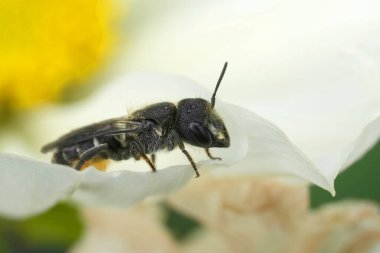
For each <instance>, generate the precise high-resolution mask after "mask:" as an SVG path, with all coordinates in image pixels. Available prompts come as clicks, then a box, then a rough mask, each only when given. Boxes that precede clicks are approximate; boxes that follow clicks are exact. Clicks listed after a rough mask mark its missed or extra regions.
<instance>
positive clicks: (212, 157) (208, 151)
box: [205, 148, 222, 161]
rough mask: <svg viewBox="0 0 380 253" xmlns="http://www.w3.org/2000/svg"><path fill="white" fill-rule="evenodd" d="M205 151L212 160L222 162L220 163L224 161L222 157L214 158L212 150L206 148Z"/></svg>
mask: <svg viewBox="0 0 380 253" xmlns="http://www.w3.org/2000/svg"><path fill="white" fill-rule="evenodd" d="M205 151H206V154H207V156H208V157H209V158H210V159H211V160H220V161H221V160H222V158H221V157H214V156H212V155H211V153H210V150H209V149H208V148H205Z"/></svg>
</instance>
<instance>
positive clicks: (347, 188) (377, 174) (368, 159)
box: [310, 142, 380, 208]
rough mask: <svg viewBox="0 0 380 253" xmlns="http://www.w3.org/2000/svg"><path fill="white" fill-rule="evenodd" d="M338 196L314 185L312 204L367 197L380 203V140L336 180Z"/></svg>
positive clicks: (318, 204) (314, 205)
mask: <svg viewBox="0 0 380 253" xmlns="http://www.w3.org/2000/svg"><path fill="white" fill-rule="evenodd" d="M335 189H336V196H335V197H332V196H331V195H330V194H329V193H328V192H326V191H324V190H322V189H320V188H318V187H316V186H312V187H311V191H310V197H311V206H312V207H313V208H316V207H319V206H320V205H322V204H325V203H329V202H333V201H339V200H343V199H365V200H371V201H375V202H377V203H379V204H380V142H378V143H377V145H376V146H375V147H374V148H372V149H371V150H370V151H369V152H368V153H367V154H366V155H365V156H364V157H363V158H362V159H360V160H359V161H357V162H356V163H355V164H353V165H352V166H350V167H349V168H348V169H347V170H345V171H344V172H343V173H342V174H340V175H339V176H338V178H337V179H336V181H335Z"/></svg>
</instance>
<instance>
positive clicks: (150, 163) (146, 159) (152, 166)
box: [141, 153, 157, 172]
mask: <svg viewBox="0 0 380 253" xmlns="http://www.w3.org/2000/svg"><path fill="white" fill-rule="evenodd" d="M141 156H142V158H144V160H145V161H146V162H147V163H148V164H149V167H150V168H151V169H152V171H153V172H156V171H157V170H156V167H155V166H154V162H152V161H151V160H150V159H149V158H148V157H147V156H146V154H144V153H141Z"/></svg>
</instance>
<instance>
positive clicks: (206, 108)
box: [41, 62, 230, 177]
mask: <svg viewBox="0 0 380 253" xmlns="http://www.w3.org/2000/svg"><path fill="white" fill-rule="evenodd" d="M226 68H227V62H226V63H225V64H224V67H223V70H222V73H221V74H220V76H219V79H218V82H217V84H216V87H215V90H214V93H213V95H212V97H211V103H210V102H208V101H206V100H204V99H201V98H187V99H183V100H181V101H179V103H178V104H177V106H176V105H175V104H173V103H169V102H162V103H157V104H152V105H150V106H147V107H145V108H143V109H141V110H138V111H135V112H134V113H132V114H131V115H129V116H123V117H120V118H114V119H109V120H105V121H102V122H99V123H96V124H93V125H89V126H85V127H82V128H79V129H76V130H74V131H71V132H70V133H68V134H66V135H64V136H62V137H61V138H59V139H58V140H56V141H54V142H52V143H49V144H47V145H45V146H44V147H42V149H41V151H42V152H43V153H46V152H50V151H53V152H54V154H53V158H52V162H53V163H58V164H64V165H69V166H72V167H74V168H75V169H76V170H80V169H83V168H85V167H87V166H89V165H94V164H96V162H99V161H105V160H107V159H112V160H116V161H120V160H127V159H129V158H131V157H133V158H134V159H136V160H139V159H141V158H143V159H144V160H145V161H146V162H147V163H148V164H149V166H150V168H151V169H152V171H156V168H155V165H154V160H155V153H156V152H157V151H159V150H168V151H171V150H173V149H174V148H175V147H176V146H178V147H179V148H180V149H181V151H182V152H183V153H184V154H185V155H186V157H187V159H189V161H190V163H191V165H192V167H193V169H194V171H195V174H196V177H199V172H198V170H197V166H196V165H195V163H194V161H193V159H192V157H191V156H190V154H189V153H188V152H187V151H186V149H185V145H184V142H185V143H188V144H191V145H193V146H197V147H201V148H204V149H205V151H206V154H207V155H208V157H209V158H211V159H220V158H219V157H213V156H212V155H211V154H210V151H209V148H211V147H221V148H227V147H229V146H230V138H229V135H228V132H227V129H226V127H225V125H224V123H223V120H222V119H221V118H220V117H219V116H218V114H217V113H216V111H215V110H214V105H215V95H216V92H217V90H218V88H219V85H220V83H221V81H222V78H223V76H224V73H225V71H226ZM147 154H151V159H149V158H148V156H147Z"/></svg>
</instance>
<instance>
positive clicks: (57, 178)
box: [0, 153, 79, 218]
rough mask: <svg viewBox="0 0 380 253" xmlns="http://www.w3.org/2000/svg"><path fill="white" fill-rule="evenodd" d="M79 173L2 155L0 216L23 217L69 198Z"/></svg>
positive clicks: (0, 168) (0, 163)
mask: <svg viewBox="0 0 380 253" xmlns="http://www.w3.org/2000/svg"><path fill="white" fill-rule="evenodd" d="M78 176H79V173H77V172H76V171H74V170H72V169H70V168H67V167H64V166H60V165H54V164H47V163H42V162H38V161H35V160H32V159H28V158H25V157H21V156H16V155H10V154H3V153H0V186H1V191H0V214H1V215H5V216H8V217H11V218H23V217H27V216H30V215H34V214H38V213H40V212H43V211H45V210H47V209H48V208H50V207H52V206H53V205H55V204H56V203H57V202H59V201H61V200H64V199H66V198H67V197H68V196H69V195H70V194H71V193H72V192H73V191H74V190H75V187H76V184H77V180H78Z"/></svg>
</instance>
